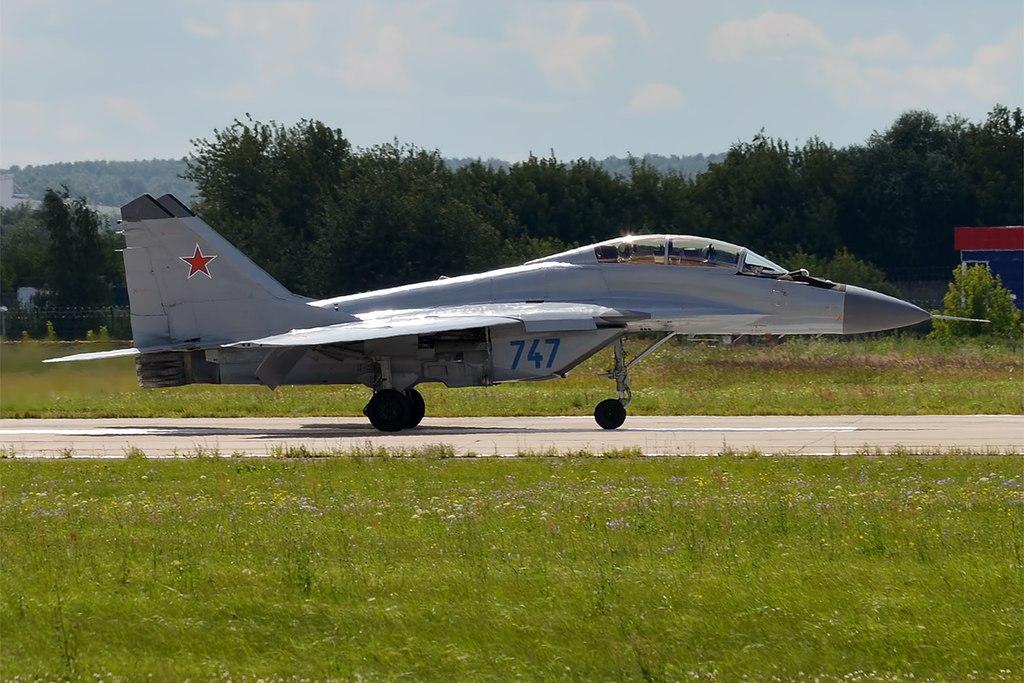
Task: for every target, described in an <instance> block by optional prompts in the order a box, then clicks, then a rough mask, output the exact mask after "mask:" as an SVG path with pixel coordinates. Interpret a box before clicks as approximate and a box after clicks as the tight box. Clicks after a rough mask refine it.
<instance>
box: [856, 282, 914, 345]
mask: <svg viewBox="0 0 1024 683" xmlns="http://www.w3.org/2000/svg"><path fill="white" fill-rule="evenodd" d="M931 317H932V316H931V314H930V313H928V312H927V311H924V310H922V309H920V308H918V307H917V306H915V305H914V304H911V303H907V302H906V301H902V300H900V299H897V298H895V297H891V296H887V295H885V294H879V293H878V292H873V291H871V290H870V289H863V288H861V287H854V286H852V285H847V286H846V296H845V297H844V299H843V334H859V333H861V332H878V331H879V330H892V329H895V328H897V327H906V326H907V325H916V324H917V323H920V322H924V321H925V320H928V319H930V318H931Z"/></svg>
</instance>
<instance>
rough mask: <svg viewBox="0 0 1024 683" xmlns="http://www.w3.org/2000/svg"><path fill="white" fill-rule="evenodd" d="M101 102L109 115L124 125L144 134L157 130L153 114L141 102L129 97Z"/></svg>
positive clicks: (110, 98) (104, 99) (107, 98)
mask: <svg viewBox="0 0 1024 683" xmlns="http://www.w3.org/2000/svg"><path fill="white" fill-rule="evenodd" d="M101 101H102V104H103V106H104V107H105V108H106V110H107V112H108V113H109V115H111V116H114V117H115V118H117V119H118V120H120V121H121V122H122V123H125V124H127V125H129V126H132V127H133V128H135V129H137V130H140V131H142V132H144V133H149V132H152V131H154V130H156V128H157V124H156V120H155V119H154V118H153V114H152V112H150V111H149V109H147V108H146V107H145V106H143V104H142V103H141V102H139V101H137V100H133V99H130V98H127V97H106V98H102V100H101Z"/></svg>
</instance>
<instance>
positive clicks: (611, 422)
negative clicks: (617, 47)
mask: <svg viewBox="0 0 1024 683" xmlns="http://www.w3.org/2000/svg"><path fill="white" fill-rule="evenodd" d="M594 419H595V420H597V424H599V425H600V426H601V429H618V428H619V427H621V426H622V423H623V422H625V421H626V406H624V405H622V401H620V400H619V399H617V398H606V399H605V400H603V401H601V402H600V403H598V404H597V407H596V408H594Z"/></svg>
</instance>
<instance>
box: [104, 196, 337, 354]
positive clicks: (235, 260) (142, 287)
mask: <svg viewBox="0 0 1024 683" xmlns="http://www.w3.org/2000/svg"><path fill="white" fill-rule="evenodd" d="M121 218H122V221H123V222H122V225H121V227H122V229H123V232H124V236H125V249H124V268H125V276H126V278H127V282H128V298H129V302H130V304H131V320H132V336H133V337H134V341H135V346H136V347H137V348H146V347H151V346H160V345H166V344H177V343H182V342H196V343H197V344H207V343H223V342H230V341H237V340H241V339H251V338H253V337H258V336H263V335H268V334H275V333H280V332H286V331H288V330H291V329H294V328H300V327H313V326H316V325H328V324H332V323H336V322H344V321H345V320H350V319H351V318H348V317H345V316H343V315H339V314H338V313H336V312H334V311H330V310H324V309H322V308H318V307H315V306H309V305H307V302H308V299H305V298H303V297H300V296H297V295H295V294H292V293H291V292H289V291H288V290H287V289H285V287H284V286H283V285H281V283H280V282H278V281H277V280H275V279H274V278H272V277H271V276H270V275H269V274H268V273H267V272H266V271H264V270H263V269H262V268H260V267H259V266H257V265H256V264H255V263H253V262H252V261H251V260H250V259H249V258H248V257H247V256H246V255H245V254H243V253H242V252H240V251H239V250H238V249H236V248H235V247H234V245H232V244H231V243H230V242H228V241H227V240H226V239H224V238H223V237H221V236H220V235H219V234H218V233H217V232H216V231H215V230H214V229H213V228H211V227H210V226H209V225H207V224H206V223H205V222H204V221H203V220H202V219H201V218H199V217H198V216H196V215H195V214H193V213H192V211H190V210H189V208H188V207H187V206H185V204H183V203H182V202H181V201H179V200H178V199H177V198H176V197H174V196H172V195H169V194H167V195H164V196H162V197H160V199H153V197H151V196H150V195H148V194H146V195H142V196H141V197H138V198H137V199H134V200H132V201H131V202H129V203H128V204H126V205H124V206H123V207H121Z"/></svg>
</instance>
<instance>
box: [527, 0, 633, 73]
mask: <svg viewBox="0 0 1024 683" xmlns="http://www.w3.org/2000/svg"><path fill="white" fill-rule="evenodd" d="M591 10H592V6H591V5H589V4H585V3H575V4H572V5H569V6H567V7H561V8H558V11H557V16H556V17H554V18H552V17H549V16H544V17H537V16H534V17H531V18H530V20H529V21H528V22H527V21H523V22H520V24H519V25H518V26H516V27H515V28H513V29H512V30H511V31H510V32H509V35H508V43H509V44H510V45H511V46H512V47H514V48H517V49H519V50H522V51H524V52H527V53H528V54H530V55H531V56H532V57H533V59H534V60H535V61H536V63H537V65H538V66H539V67H540V70H541V71H542V72H543V73H544V74H545V75H546V76H547V77H548V79H549V80H550V81H552V82H553V83H555V84H556V85H564V84H568V85H572V86H575V87H582V86H585V85H587V84H588V83H589V82H590V73H589V72H590V70H591V68H592V66H593V64H594V62H595V61H596V60H598V59H599V58H600V57H601V56H603V55H605V54H607V52H608V51H609V50H610V49H611V47H612V45H613V43H614V40H613V38H612V36H611V34H609V33H588V32H587V31H586V29H585V24H586V23H587V20H588V19H589V18H590V15H591ZM551 23H560V24H561V25H562V26H561V28H560V29H558V30H555V31H552V30H550V29H545V28H542V27H543V26H545V25H549V24H551Z"/></svg>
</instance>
